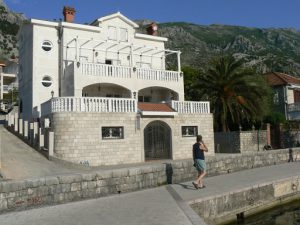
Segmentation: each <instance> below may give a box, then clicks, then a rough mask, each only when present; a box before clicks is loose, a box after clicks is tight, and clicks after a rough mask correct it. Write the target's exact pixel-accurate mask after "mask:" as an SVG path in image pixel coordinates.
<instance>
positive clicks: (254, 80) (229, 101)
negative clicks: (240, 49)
mask: <svg viewBox="0 0 300 225" xmlns="http://www.w3.org/2000/svg"><path fill="white" fill-rule="evenodd" d="M196 88H197V89H198V90H199V91H198V92H199V94H200V96H201V99H202V100H209V101H210V103H211V108H212V113H213V114H214V118H215V125H216V128H217V130H218V131H221V130H222V131H224V132H226V131H229V123H230V122H232V123H234V124H241V123H242V121H245V120H247V121H250V122H254V121H260V120H261V119H262V117H263V116H264V114H265V112H266V108H268V107H266V104H267V103H266V102H267V99H266V97H267V96H268V94H269V88H268V86H267V85H266V82H265V81H264V79H263V78H262V76H259V75H256V74H255V73H254V72H253V70H251V69H249V68H246V67H243V63H242V61H241V60H236V59H235V58H234V57H233V56H222V57H220V58H218V59H216V60H213V62H212V66H211V67H210V68H209V69H208V70H207V72H206V73H205V74H204V75H202V76H201V77H200V78H199V80H198V83H197V84H196Z"/></svg>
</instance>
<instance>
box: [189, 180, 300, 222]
mask: <svg viewBox="0 0 300 225" xmlns="http://www.w3.org/2000/svg"><path fill="white" fill-rule="evenodd" d="M299 197H300V176H294V177H290V178H287V179H282V180H278V181H274V182H267V183H264V184H261V185H253V186H252V187H249V188H243V189H240V190H237V191H234V192H228V193H224V194H221V195H217V196H213V197H210V198H202V199H197V200H195V201H193V202H190V204H191V207H192V208H193V209H194V210H195V212H197V213H198V214H199V215H200V216H201V217H202V218H203V219H204V220H205V222H207V224H220V223H221V224H224V223H226V221H227V222H229V221H234V220H236V216H237V214H240V213H243V216H247V215H248V214H249V215H250V213H255V212H261V211H262V210H264V209H266V208H268V207H271V206H272V205H273V206H274V205H276V204H277V205H278V204H282V202H283V201H284V200H292V199H299ZM246 214H247V215H246Z"/></svg>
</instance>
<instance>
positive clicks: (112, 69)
mask: <svg viewBox="0 0 300 225" xmlns="http://www.w3.org/2000/svg"><path fill="white" fill-rule="evenodd" d="M80 64H81V65H80V67H81V73H82V74H83V75H93V76H104V77H115V78H131V70H132V68H131V67H125V66H113V65H106V64H95V63H80Z"/></svg>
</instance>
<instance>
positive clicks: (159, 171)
mask: <svg viewBox="0 0 300 225" xmlns="http://www.w3.org/2000/svg"><path fill="white" fill-rule="evenodd" d="M0 136H1V137H0V140H1V145H0V146H1V160H2V168H1V171H2V173H3V175H4V176H5V178H6V179H4V181H2V182H1V181H0V209H1V210H4V211H3V213H2V214H1V215H0V225H14V224H15V225H29V224H30V225H34V224H39V225H40V224H44V225H56V224H57V225H58V224H59V225H60V224H65V225H81V224H82V225H98V224H100V225H102V224H103V225H118V224H122V225H127V224H128V225H135V224H136V225H143V224H145V225H148V224H149V225H152V224H153V225H154V224H157V225H165V224H166V225H169V224H172V225H177V224H178V225H185V224H187V225H188V224H199V225H202V224H205V223H204V221H203V219H201V218H200V217H199V216H198V214H197V213H196V212H195V211H197V212H198V213H199V214H201V215H202V214H204V216H206V217H203V218H207V217H210V216H215V214H217V213H219V212H217V213H215V214H214V210H215V209H217V208H218V207H217V206H216V204H215V203H214V202H217V200H216V198H219V199H218V202H219V203H220V204H221V203H223V202H222V201H220V199H221V200H222V199H223V200H224V199H225V200H226V202H225V203H226V204H227V205H226V207H223V208H224V209H225V208H226V209H230V210H232V211H233V212H234V213H235V212H236V209H234V207H235V206H236V207H237V208H238V209H239V210H241V209H242V207H244V206H243V205H242V203H243V201H244V199H242V198H241V196H244V197H245V198H246V204H249V205H250V206H256V205H253V204H254V203H255V197H256V198H258V199H256V200H257V202H260V203H261V204H264V203H266V202H268V201H272V200H273V199H272V198H271V197H272V196H270V195H269V194H268V193H269V192H272V193H273V194H274V195H276V196H275V197H278V196H279V197H280V198H281V197H282V196H283V194H288V195H291V194H294V193H296V194H297V193H298V194H299V193H300V162H299V158H300V157H299V155H300V154H299V153H300V151H299V150H295V159H296V162H293V163H286V162H287V159H288V151H287V150H279V151H274V152H272V151H271V152H260V153H259V152H258V153H257V154H255V155H251V154H250V155H244V156H241V155H238V154H235V155H232V156H230V155H217V156H216V157H214V158H212V159H210V158H208V168H209V173H210V175H217V174H219V176H210V177H207V178H206V181H205V184H206V186H207V188H205V189H201V190H195V189H194V187H193V186H192V184H191V181H189V182H181V181H182V180H191V179H192V178H193V177H194V174H196V172H195V169H194V168H193V167H192V162H191V160H186V161H178V162H176V161H170V160H169V161H164V162H157V161H156V162H153V163H151V162H147V163H143V164H135V165H120V166H113V167H101V168H100V167H98V168H90V167H84V166H74V165H70V164H62V163H57V162H53V161H48V160H47V159H46V158H45V157H43V156H42V155H40V154H39V153H38V152H36V151H35V150H34V149H32V148H30V147H29V146H27V145H26V144H24V143H23V142H22V141H21V140H20V139H19V138H17V137H15V136H14V135H12V134H10V133H9V132H8V131H7V130H5V129H4V128H3V127H2V126H0ZM275 164H276V165H275ZM264 165H269V166H265V167H262V166H264ZM271 165H272V166H271ZM255 167H260V168H255ZM245 169H248V170H245ZM240 170H243V171H240ZM233 171H238V172H233ZM220 174H223V175H220ZM5 180H6V181H5ZM167 181H168V182H172V183H173V184H172V185H165V184H166V183H167ZM157 186H158V187H157ZM248 190H250V191H249V195H248V193H247V191H248ZM256 190H258V191H256ZM132 191H135V192H132ZM260 191H262V192H261V195H259V194H255V193H260ZM118 192H119V193H120V194H116V193H118ZM126 192H127V193H126ZM128 192H129V193H128ZM240 193H242V194H240ZM234 194H240V195H241V196H239V198H238V199H240V200H241V204H237V203H236V202H238V201H233V202H230V201H231V200H230V198H231V197H230V195H232V196H233V199H235V198H236V196H235V195H234ZM97 197H101V198H97ZM264 197H267V198H266V199H265V202H263V201H262V199H263V198H264ZM84 198H95V199H90V200H82V199H84ZM260 198H261V199H260ZM79 200H82V201H79ZM70 201H76V202H70ZM210 201H212V202H213V203H211V202H210ZM66 202H70V203H66ZM244 202H245V201H244ZM56 203H59V204H58V205H51V204H56ZM62 203H64V204H62ZM208 203H209V204H208ZM229 203H230V204H229ZM201 204H202V205H203V204H204V205H212V206H213V208H208V209H207V208H206V209H203V207H202V206H201ZM47 205H48V206H47ZM49 205H50V206H49ZM30 207H35V208H34V209H30V210H24V209H28V208H30ZM36 207H39V208H36ZM230 207H232V208H230ZM192 208H193V209H194V210H195V211H194V210H193V209H192ZM244 208H245V207H244ZM245 209H247V208H245ZM5 210H8V211H9V210H17V211H14V212H6V213H4V212H5ZM18 210H24V211H18ZM206 211H207V212H206ZM209 213H211V214H209ZM224 213H226V212H224ZM233 215H235V214H233Z"/></svg>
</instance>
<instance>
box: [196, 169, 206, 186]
mask: <svg viewBox="0 0 300 225" xmlns="http://www.w3.org/2000/svg"><path fill="white" fill-rule="evenodd" d="M205 175H206V172H205V171H201V172H200V173H199V176H198V179H197V181H196V182H197V184H198V186H199V187H203V178H204V176H205Z"/></svg>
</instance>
